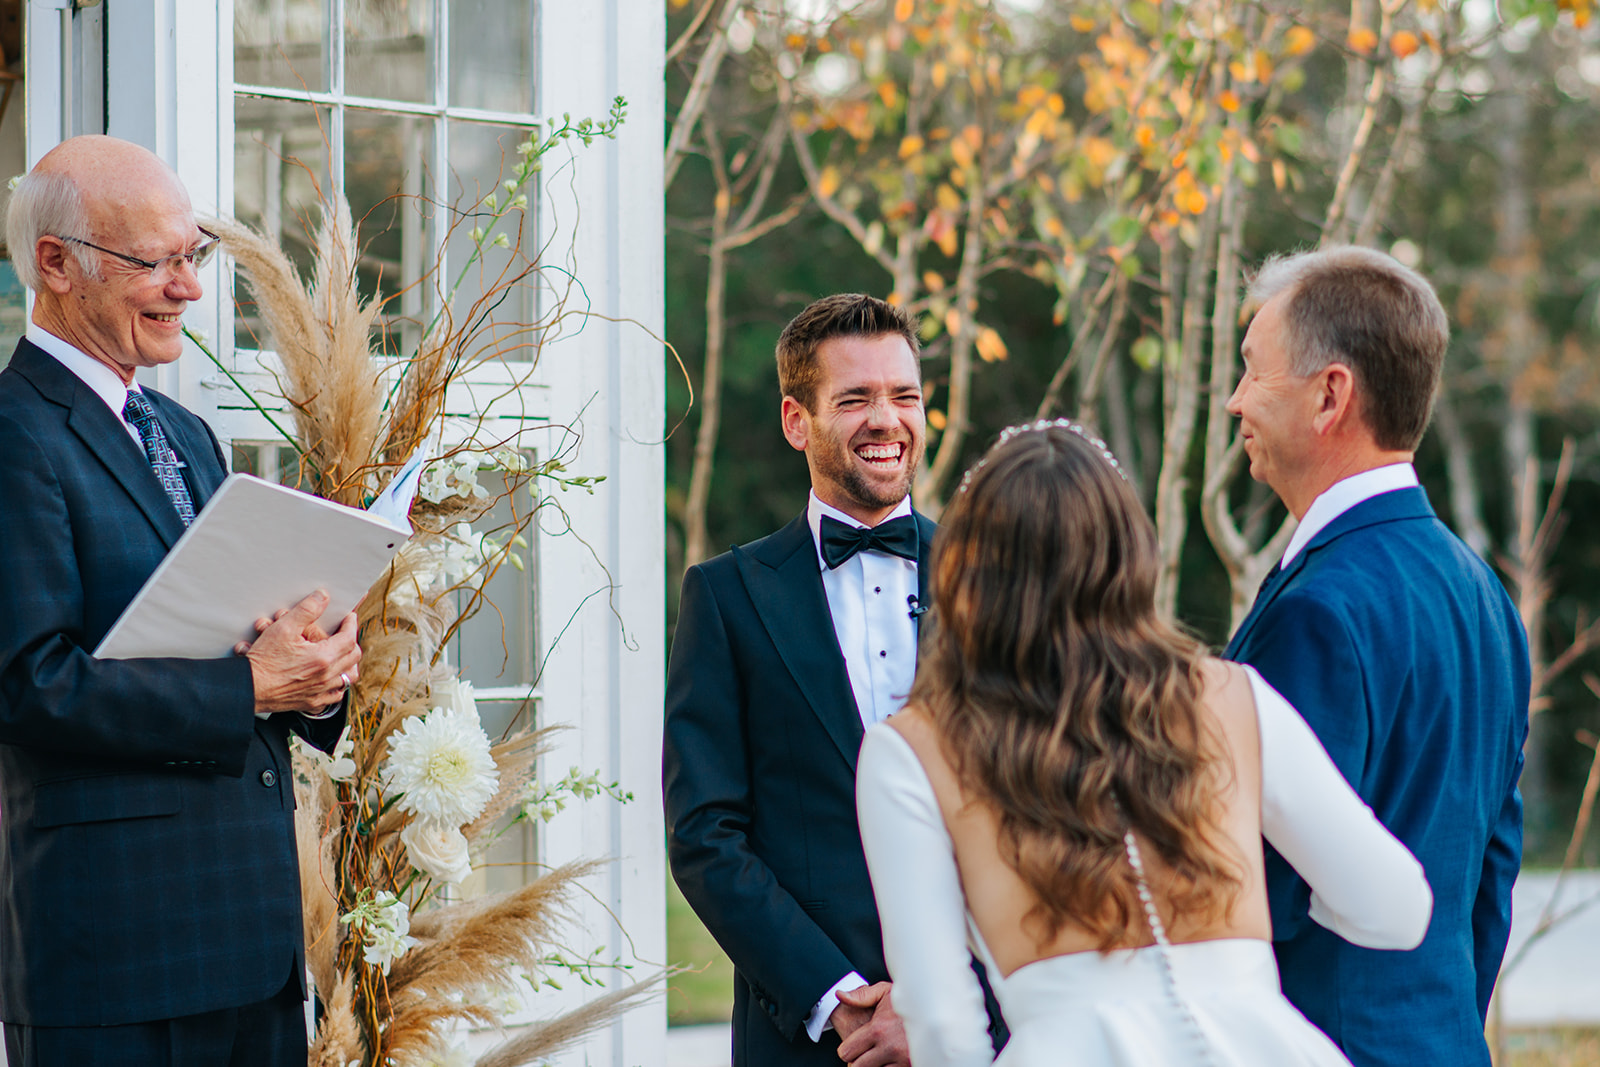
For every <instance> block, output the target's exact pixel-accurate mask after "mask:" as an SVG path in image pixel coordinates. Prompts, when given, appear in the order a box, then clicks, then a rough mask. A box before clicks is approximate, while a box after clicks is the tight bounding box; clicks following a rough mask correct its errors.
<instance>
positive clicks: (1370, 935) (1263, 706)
mask: <svg viewBox="0 0 1600 1067" xmlns="http://www.w3.org/2000/svg"><path fill="white" fill-rule="evenodd" d="M1245 669H1246V670H1247V671H1248V672H1249V675H1250V687H1251V690H1252V692H1254V694H1255V700H1256V719H1257V722H1258V723H1259V724H1260V730H1261V831H1262V833H1263V835H1264V836H1265V837H1266V839H1267V840H1268V841H1270V842H1271V843H1272V847H1273V848H1276V849H1277V850H1278V852H1279V853H1281V854H1282V855H1283V858H1284V859H1286V860H1288V861H1289V863H1290V865H1291V866H1293V867H1294V869H1295V870H1296V871H1298V872H1299V874H1300V876H1301V877H1302V878H1304V879H1305V880H1306V884H1308V885H1309V886H1310V887H1311V918H1312V919H1313V920H1314V921H1315V922H1317V923H1318V924H1319V925H1321V926H1324V927H1326V928H1327V929H1329V930H1332V931H1333V932H1334V933H1336V934H1338V935H1339V936H1340V937H1343V938H1344V939H1345V940H1347V941H1350V942H1352V943H1354V944H1357V945H1361V946H1363V947H1365V948H1384V949H1412V948H1416V947H1417V946H1418V945H1419V944H1421V943H1422V938H1423V936H1424V935H1425V934H1427V932H1428V920H1429V917H1430V916H1431V914H1432V911H1433V891H1432V890H1431V889H1430V888H1429V887H1428V879H1427V876H1426V875H1425V874H1424V873H1423V870H1422V864H1420V863H1418V862H1417V860H1416V857H1414V856H1413V855H1411V853H1410V852H1409V851H1408V850H1407V849H1406V847H1405V845H1403V844H1401V843H1400V842H1399V841H1398V840H1396V839H1395V837H1394V835H1393V834H1391V833H1390V832H1389V831H1388V830H1387V829H1385V828H1384V825H1383V824H1382V823H1381V822H1379V821H1378V818H1377V816H1375V815H1373V813H1372V809H1371V808H1369V807H1367V805H1366V804H1364V803H1363V802H1362V800H1361V798H1360V797H1359V796H1357V795H1356V793H1355V790H1353V789H1351V788H1350V784H1349V783H1348V782H1346V781H1345V780H1344V776H1343V775H1341V774H1340V773H1339V769H1338V768H1337V767H1336V766H1334V764H1333V760H1331V759H1329V758H1328V753H1327V752H1326V751H1325V750H1324V749H1323V747H1322V744H1321V742H1319V741H1318V740H1317V736H1316V734H1315V733H1313V732H1312V730H1311V727H1310V726H1308V725H1306V721H1305V720H1304V719H1302V718H1301V717H1300V713H1299V712H1298V711H1296V710H1295V709H1294V707H1293V706H1292V705H1291V704H1290V703H1289V702H1288V701H1287V700H1285V699H1284V698H1283V697H1282V696H1281V695H1280V694H1279V693H1278V691H1277V690H1276V689H1273V688H1272V686H1270V685H1268V684H1267V682H1266V681H1265V680H1263V679H1262V677H1261V676H1260V675H1259V674H1257V673H1256V671H1255V669H1254V668H1252V667H1246V668H1245Z"/></svg>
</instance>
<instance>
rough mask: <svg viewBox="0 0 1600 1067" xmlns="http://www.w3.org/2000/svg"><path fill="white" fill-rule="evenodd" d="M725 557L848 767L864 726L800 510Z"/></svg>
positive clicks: (852, 766) (853, 761)
mask: <svg viewBox="0 0 1600 1067" xmlns="http://www.w3.org/2000/svg"><path fill="white" fill-rule="evenodd" d="M733 558H734V561H735V562H736V563H737V564H738V566H739V575H740V577H741V578H743V579H744V584H745V589H746V590H747V591H748V592H749V594H750V601H751V603H753V604H754V605H755V609H756V614H757V615H759V616H760V617H761V623H762V625H763V626H765V627H766V629H767V634H768V636H770V637H771V638H772V643H773V645H774V646H776V647H777V649H778V655H779V656H781V657H782V658H783V663H784V666H786V667H788V668H789V673H790V674H791V675H793V676H794V680H795V684H797V685H798V686H799V687H800V692H801V693H803V694H804V695H805V698H806V702H807V703H808V704H810V705H811V709H812V711H813V712H815V713H816V716H817V718H818V719H820V720H821V721H822V725H823V728H824V729H825V730H827V732H828V736H829V737H830V738H832V739H833V743H834V744H835V745H836V746H837V747H838V749H839V754H840V755H842V756H843V757H844V758H845V761H846V762H847V763H849V764H850V770H851V772H852V773H854V771H855V767H856V757H857V755H859V754H860V751H861V739H862V737H863V736H864V733H865V731H864V730H863V728H862V726H861V713H860V711H858V710H857V709H856V698H855V694H854V693H852V692H851V690H850V677H849V675H848V674H847V673H846V671H845V665H844V654H843V653H842V652H840V651H839V639H838V637H837V635H835V633H834V630H833V615H832V614H831V613H830V612H829V611H828V597H827V594H826V593H825V592H824V591H823V588H822V573H821V570H820V569H819V567H818V564H817V549H816V542H815V541H813V540H812V537H811V527H810V526H809V525H808V524H807V523H806V517H805V514H804V513H802V514H801V515H800V517H799V518H798V519H796V520H795V521H794V522H791V523H790V524H789V525H787V526H785V527H784V528H783V529H781V530H779V531H778V532H777V533H775V534H773V535H772V536H771V537H768V538H766V539H765V540H763V541H761V542H760V543H759V544H757V545H754V546H752V547H751V548H750V549H749V550H745V549H740V548H735V549H734V550H733Z"/></svg>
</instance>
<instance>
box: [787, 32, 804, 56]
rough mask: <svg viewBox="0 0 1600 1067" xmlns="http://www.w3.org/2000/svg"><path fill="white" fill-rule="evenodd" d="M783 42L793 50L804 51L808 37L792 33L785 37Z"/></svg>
mask: <svg viewBox="0 0 1600 1067" xmlns="http://www.w3.org/2000/svg"><path fill="white" fill-rule="evenodd" d="M783 43H784V46H785V47H787V48H788V49H789V51H791V52H804V51H805V50H806V39H805V38H804V37H802V36H801V35H800V34H798V33H791V34H790V35H789V36H787V37H785V38H784V39H783Z"/></svg>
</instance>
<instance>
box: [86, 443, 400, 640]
mask: <svg viewBox="0 0 1600 1067" xmlns="http://www.w3.org/2000/svg"><path fill="white" fill-rule="evenodd" d="M410 536H411V531H410V529H409V527H407V528H402V527H400V526H397V525H395V524H394V523H393V522H391V521H389V520H387V519H384V518H380V517H379V516H377V515H374V514H372V513H371V512H366V511H360V510H358V509H356V508H348V507H345V506H344V505H342V504H335V503H334V502H333V501H331V500H324V499H322V498H321V497H315V496H311V495H309V494H306V493H302V492H299V491H297V490H294V489H289V488H287V487H285V486H281V485H276V484H274V483H272V482H268V481H263V480H262V479H260V478H256V477H253V476H251V475H248V474H234V475H230V476H229V477H228V479H227V480H226V481H224V482H223V483H222V486H221V487H220V488H219V489H218V490H217V491H216V493H215V494H214V495H213V496H212V497H211V499H210V500H209V501H208V502H207V503H206V506H205V508H204V510H202V511H201V512H200V514H199V515H197V516H196V517H195V520H194V523H193V525H191V526H190V527H189V529H188V530H187V531H185V533H184V535H183V537H182V538H180V539H179V541H178V543H177V544H176V545H174V546H173V548H172V551H171V552H168V553H167V558H166V559H164V560H162V561H161V565H160V566H159V567H157V568H156V570H155V573H154V574H152V575H151V576H150V579H149V581H147V582H145V583H144V588H143V589H140V590H139V593H138V595H137V596H135V597H134V598H133V602H132V603H130V604H129V605H128V607H127V609H126V610H125V611H123V613H122V617H121V618H119V619H118V620H117V621H116V624H115V625H113V626H112V627H111V630H110V632H109V633H107V634H106V636H105V640H103V641H101V642H100V647H99V648H97V649H95V653H94V654H95V656H96V657H98V658H100V659H140V658H144V657H147V656H175V657H178V658H181V659H217V658H220V657H223V656H229V655H232V654H233V646H234V645H236V644H238V643H239V642H240V641H253V640H255V638H256V631H255V621H256V619H258V618H262V617H265V618H271V617H272V615H273V613H274V612H276V611H277V610H279V609H280V608H289V607H293V606H294V605H295V604H296V603H298V602H299V601H301V600H302V599H304V598H305V597H306V596H308V595H310V594H311V593H313V592H315V591H316V590H318V589H323V590H326V591H327V593H328V595H329V602H328V610H327V611H326V612H324V613H323V616H322V619H321V625H322V628H323V629H324V630H326V631H328V632H329V633H332V632H333V630H334V629H335V628H336V627H337V626H338V625H339V622H340V620H342V619H343V618H344V616H345V615H347V614H349V613H350V612H351V611H352V610H354V609H355V607H356V605H358V604H360V603H361V598H362V597H363V596H365V595H366V592H367V590H368V588H370V587H371V586H372V584H373V583H374V582H376V581H377V580H378V579H379V578H380V577H381V576H382V575H383V572H384V569H385V568H386V567H388V565H389V562H390V561H391V560H392V559H394V555H395V553H396V552H398V551H399V550H400V547H401V546H402V545H404V544H405V542H406V541H407V540H408V539H409V538H410Z"/></svg>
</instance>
